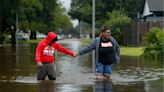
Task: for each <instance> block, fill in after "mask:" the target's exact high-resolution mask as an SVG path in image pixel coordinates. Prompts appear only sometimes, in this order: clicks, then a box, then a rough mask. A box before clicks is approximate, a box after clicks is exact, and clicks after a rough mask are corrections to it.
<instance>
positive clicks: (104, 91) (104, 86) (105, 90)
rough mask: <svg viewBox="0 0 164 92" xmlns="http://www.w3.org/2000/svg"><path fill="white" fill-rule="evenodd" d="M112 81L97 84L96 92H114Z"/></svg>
mask: <svg viewBox="0 0 164 92" xmlns="http://www.w3.org/2000/svg"><path fill="white" fill-rule="evenodd" d="M112 85H113V84H112V81H111V80H107V81H97V82H96V84H95V88H96V91H95V92H113V90H112Z"/></svg>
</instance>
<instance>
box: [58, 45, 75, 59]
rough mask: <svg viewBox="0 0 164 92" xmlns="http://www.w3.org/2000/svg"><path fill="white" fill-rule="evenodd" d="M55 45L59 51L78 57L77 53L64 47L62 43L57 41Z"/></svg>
mask: <svg viewBox="0 0 164 92" xmlns="http://www.w3.org/2000/svg"><path fill="white" fill-rule="evenodd" d="M55 47H56V49H57V50H58V51H60V52H63V53H65V54H68V55H71V56H73V57H76V54H74V53H73V52H72V51H71V50H69V49H67V48H64V47H63V46H62V45H60V44H58V43H55Z"/></svg>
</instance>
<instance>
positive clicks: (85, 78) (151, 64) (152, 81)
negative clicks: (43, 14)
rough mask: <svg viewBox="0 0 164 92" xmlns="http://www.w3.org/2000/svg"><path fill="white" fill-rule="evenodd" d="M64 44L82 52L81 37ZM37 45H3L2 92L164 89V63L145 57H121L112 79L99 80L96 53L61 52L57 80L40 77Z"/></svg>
mask: <svg viewBox="0 0 164 92" xmlns="http://www.w3.org/2000/svg"><path fill="white" fill-rule="evenodd" d="M58 42H59V43H60V44H62V45H63V46H64V47H66V48H68V49H70V50H72V51H73V52H76V51H78V50H79V49H80V48H82V43H81V42H80V41H79V39H75V38H73V39H65V40H60V41H58ZM36 46H37V44H18V45H16V46H10V45H7V46H2V47H0V51H1V53H0V86H1V87H0V92H162V91H163V85H162V83H163V76H164V74H163V63H162V62H159V61H151V60H146V59H143V58H141V57H129V56H121V63H120V65H118V66H114V72H113V74H112V76H111V80H108V81H107V80H106V81H95V80H94V73H93V71H92V70H93V69H92V53H88V54H85V55H82V56H78V57H76V58H74V57H71V56H68V55H65V54H63V53H61V52H57V53H56V55H55V58H56V61H55V64H56V71H57V80H56V81H55V82H51V81H44V82H41V83H39V82H38V81H37V80H36V62H35V49H36Z"/></svg>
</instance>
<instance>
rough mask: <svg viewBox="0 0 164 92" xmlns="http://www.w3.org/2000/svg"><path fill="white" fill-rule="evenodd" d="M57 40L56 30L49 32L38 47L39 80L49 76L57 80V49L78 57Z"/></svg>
mask: <svg viewBox="0 0 164 92" xmlns="http://www.w3.org/2000/svg"><path fill="white" fill-rule="evenodd" d="M56 41H57V35H56V34H55V33H54V32H49V33H48V36H47V37H46V39H44V40H42V41H40V42H39V44H38V46H37V49H36V55H35V57H36V62H37V66H38V73H37V80H44V79H45V77H46V76H48V78H49V80H56V75H55V65H54V62H55V58H54V53H55V50H58V51H60V52H63V53H65V54H68V55H71V56H73V57H76V55H75V54H74V53H73V52H72V51H70V50H68V49H66V48H64V47H63V46H61V45H60V44H59V43H57V42H56Z"/></svg>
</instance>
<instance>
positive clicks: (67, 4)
mask: <svg viewBox="0 0 164 92" xmlns="http://www.w3.org/2000/svg"><path fill="white" fill-rule="evenodd" d="M60 2H61V3H62V5H63V7H65V8H66V10H67V11H68V10H69V9H70V4H71V0H60ZM72 23H73V26H74V27H75V26H76V25H77V24H78V21H77V20H72Z"/></svg>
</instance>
